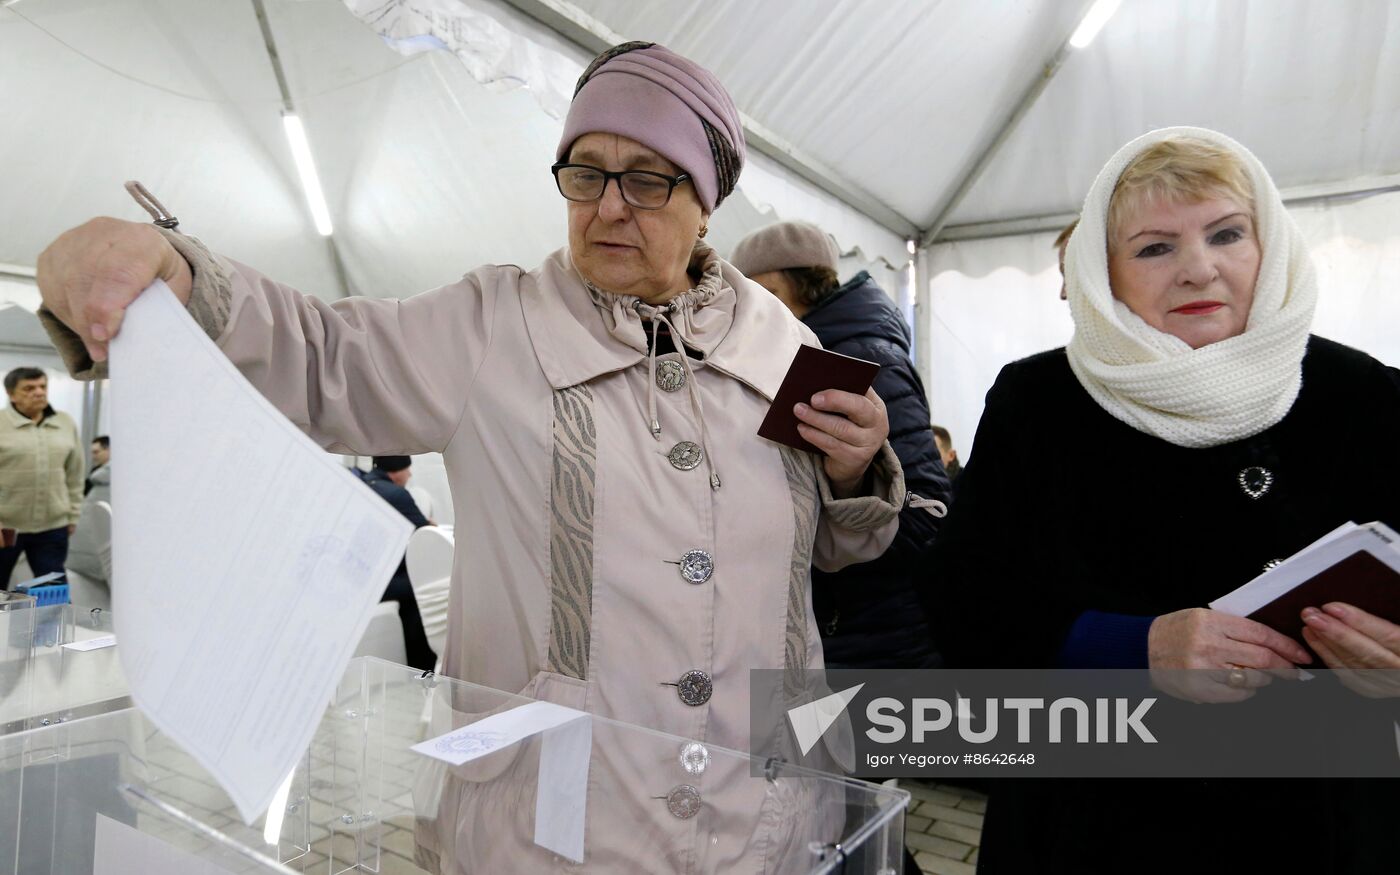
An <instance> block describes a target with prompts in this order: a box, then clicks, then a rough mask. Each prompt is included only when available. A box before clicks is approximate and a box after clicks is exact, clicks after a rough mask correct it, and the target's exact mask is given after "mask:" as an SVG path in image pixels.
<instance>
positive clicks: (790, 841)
mask: <svg viewBox="0 0 1400 875" xmlns="http://www.w3.org/2000/svg"><path fill="white" fill-rule="evenodd" d="M522 706H525V707H523V708H522ZM541 708H544V709H550V706H548V705H543V706H542V705H539V704H532V700H530V699H528V698H524V697H521V696H515V695H510V694H506V693H502V692H499V691H495V690H491V689H487V688H485V687H480V686H475V685H471V684H464V683H460V682H456V681H450V680H447V679H443V678H436V677H433V676H429V677H426V678H425V677H422V676H420V674H419V673H418V672H415V671H413V670H410V669H407V668H404V667H402V666H396V665H392V664H390V663H386V662H383V661H380V660H376V659H371V658H361V659H357V660H354V661H352V662H351V663H350V666H349V669H348V670H347V672H346V675H345V678H344V680H343V681H342V683H341V685H340V687H339V689H338V690H337V693H336V696H335V699H334V701H333V702H331V703H330V705H329V707H328V708H327V711H326V714H325V717H324V719H323V720H322V723H321V725H320V727H319V729H318V731H317V734H316V736H315V738H314V740H313V742H312V744H311V746H310V748H309V749H308V751H307V753H306V755H305V756H304V757H303V758H302V760H301V764H300V765H299V767H298V768H297V770H296V771H295V773H294V774H293V775H291V776H290V780H289V783H288V784H287V786H286V788H285V796H284V797H282V798H281V799H279V801H277V802H274V805H273V807H272V808H271V809H270V812H269V816H270V820H271V823H269V816H264V817H263V818H261V819H259V820H258V821H257V822H256V823H254V824H253V825H252V826H246V825H244V824H243V823H242V821H241V820H240V819H239V817H238V815H237V812H236V811H235V809H234V806H233V804H232V802H231V801H230V800H229V799H228V797H227V796H226V795H225V794H224V792H223V791H222V790H220V789H219V787H218V785H217V782H216V781H215V780H214V779H213V778H212V777H211V776H210V775H209V774H208V773H207V772H206V771H205V770H204V769H202V768H200V767H199V766H198V765H197V764H196V763H195V762H194V761H193V760H192V759H191V758H190V757H189V756H187V755H186V754H185V753H184V752H183V751H182V750H181V749H180V748H179V747H178V746H177V745H175V744H174V743H173V742H171V741H170V740H168V739H167V738H165V737H164V736H163V735H161V733H159V732H158V731H157V730H155V729H154V728H153V727H152V726H151V725H150V723H149V722H148V721H147V720H145V719H144V718H143V717H142V716H141V715H140V713H139V712H137V711H135V710H134V709H130V708H127V709H123V710H119V711H114V712H110V713H106V714H100V715H96V716H88V717H78V718H75V719H72V720H67V721H64V722H62V723H52V724H50V725H48V726H39V727H37V728H33V729H29V730H27V731H23V732H17V733H13V734H10V735H7V736H0V875H9V873H24V875H128V873H143V875H145V873H150V875H164V873H196V875H205V873H209V875H217V873H225V872H228V873H241V872H283V873H285V872H299V873H307V872H315V873H328V875H334V873H340V872H379V873H386V875H393V873H405V875H407V873H413V875H416V873H421V872H427V873H433V875H436V873H451V875H464V873H478V872H523V873H536V872H559V873H565V872H568V873H575V872H585V873H594V872H627V873H631V872H639V873H640V872H646V873H665V872H686V873H729V872H754V873H766V872H771V873H825V872H842V871H844V872H849V873H855V872H865V873H879V875H894V873H897V872H898V871H899V867H900V860H901V854H902V844H903V815H904V808H905V806H906V804H907V802H908V794H907V793H905V792H904V791H901V790H895V789H891V788H887V787H883V786H879V785H872V784H867V783H864V782H860V781H854V780H850V779H844V778H840V777H835V776H831V775H824V774H820V773H816V772H812V771H807V770H801V769H798V768H795V767H791V766H788V765H786V764H784V763H781V762H773V761H770V762H766V763H759V762H755V761H754V760H753V759H752V758H751V757H750V756H748V755H747V754H742V753H738V752H735V751H729V750H724V749H721V748H717V747H713V746H708V745H698V744H696V743H694V742H689V741H687V740H685V739H682V738H678V737H675V736H670V735H665V734H662V733H657V732H652V731H650V730H646V729H641V728H638V727H634V726H628V725H625V724H620V723H616V722H613V721H608V720H603V719H600V718H596V717H589V716H586V715H585V716H578V715H572V716H570V713H566V712H562V711H559V709H551V713H553V714H554V716H555V718H558V715H559V714H563V715H564V721H563V722H562V723H557V725H554V726H553V727H552V728H550V729H547V730H545V731H543V732H541V733H538V734H534V735H530V736H528V737H526V738H523V739H521V740H518V741H511V739H512V738H514V736H511V735H510V733H509V731H508V730H503V729H502V727H503V725H504V724H503V722H502V721H503V720H507V721H508V720H512V719H514V718H515V717H516V716H518V715H521V714H524V713H534V710H533V709H541ZM556 722H557V720H556ZM478 729H479V730H480V731H477V730H478ZM503 732H504V734H503ZM445 734H450V738H448V739H446V740H441V741H436V742H435V743H434V745H430V748H431V749H432V751H433V753H434V754H435V756H430V755H427V754H425V753H420V752H418V751H415V750H414V749H413V748H414V747H415V746H416V745H420V744H422V743H423V742H426V741H430V740H435V739H441V738H442V736H444V735H445ZM492 737H494V738H495V739H496V741H497V742H501V741H502V740H504V742H505V743H504V744H503V745H502V746H499V747H497V748H492V749H491V752H489V753H486V754H485V755H482V756H478V757H477V758H475V759H471V760H470V761H467V762H464V763H461V764H459V765H454V764H452V763H450V762H447V761H444V760H443V759H440V758H438V757H447V758H449V759H452V758H460V757H462V756H470V755H471V754H472V753H473V745H476V744H481V743H486V744H488V745H489V744H490V741H491V738H492ZM483 739H484V741H483ZM765 766H766V768H765Z"/></svg>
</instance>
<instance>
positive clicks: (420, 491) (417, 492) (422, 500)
mask: <svg viewBox="0 0 1400 875" xmlns="http://www.w3.org/2000/svg"><path fill="white" fill-rule="evenodd" d="M404 488H405V489H407V490H408V494H409V495H411V496H413V503H414V504H416V505H418V512H419V513H421V514H423V516H425V517H427V518H428V519H432V518H433V494H432V493H431V492H429V491H428V490H426V489H424V488H423V487H421V486H405V487H404Z"/></svg>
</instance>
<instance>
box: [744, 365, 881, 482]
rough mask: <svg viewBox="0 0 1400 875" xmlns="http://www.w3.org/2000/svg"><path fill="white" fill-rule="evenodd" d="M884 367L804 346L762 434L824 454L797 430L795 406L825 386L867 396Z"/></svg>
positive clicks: (764, 425) (764, 422)
mask: <svg viewBox="0 0 1400 875" xmlns="http://www.w3.org/2000/svg"><path fill="white" fill-rule="evenodd" d="M879 372H880V366H879V365H877V364H875V363H874V362H868V361H866V360H865V359H858V358H852V357H851V356H848V355H841V354H840V353H839V352H832V351H831V350H827V349H821V348H819V347H815V346H802V347H799V348H798V350H797V355H796V356H794V357H793V359H792V365H791V366H789V367H788V372H787V376H785V377H783V384H782V385H781V386H779V387H778V394H777V396H776V397H774V398H773V403H772V405H771V406H769V408H768V415H767V416H765V417H763V424H762V425H760V426H759V427H758V436H759V437H765V438H768V439H769V440H770V441H777V442H778V443H780V444H787V445H788V446H790V447H795V448H797V449H799V450H806V451H807V452H809V453H816V454H817V455H819V456H821V455H824V453H822V451H821V450H819V449H817V448H816V447H814V446H812V445H811V444H810V443H808V442H807V440H806V439H805V438H803V437H802V435H801V434H799V433H798V431H797V423H798V422H799V421H800V420H798V418H797V414H795V413H793V412H792V408H793V407H794V406H795V405H796V404H797V403H798V402H799V401H801V402H805V403H808V404H810V403H811V402H812V396H813V395H815V394H817V393H818V392H821V391H823V390H825V389H840V390H841V391H843V392H851V393H853V394H856V395H864V394H865V393H866V390H868V389H869V388H870V384H871V383H873V382H875V375H876V374H877V373H879Z"/></svg>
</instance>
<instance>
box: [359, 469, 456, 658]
mask: <svg viewBox="0 0 1400 875" xmlns="http://www.w3.org/2000/svg"><path fill="white" fill-rule="evenodd" d="M412 467H413V459H412V458H411V457H409V456H375V457H374V467H373V468H371V469H370V471H369V472H368V473H362V474H361V475H360V479H362V480H364V482H365V485H367V486H368V487H369V488H370V489H373V490H374V491H375V493H376V494H378V495H379V497H380V498H382V499H384V500H385V501H387V502H389V504H390V505H392V506H393V508H394V509H395V510H397V511H398V512H399V513H401V514H403V516H404V518H405V519H407V520H408V521H409V522H411V523H413V527H414V528H415V529H419V528H422V527H423V526H431V525H432V524H433V521H432V520H430V519H428V518H427V517H426V516H424V515H423V512H422V511H421V510H419V509H418V503H417V502H416V501H414V500H413V496H412V495H410V494H409V492H408V488H407V487H408V481H409V478H411V477H412V476H413V470H412ZM380 601H381V602H388V601H395V602H398V603H399V622H401V623H402V624H403V642H404V650H405V651H406V653H407V659H408V664H409V665H410V666H412V667H413V668H416V669H418V670H419V671H432V670H433V668H434V667H435V666H436V665H437V654H436V653H434V652H433V648H432V647H431V646H430V645H429V644H428V635H427V633H426V632H424V631H423V616H422V614H420V613H419V612H418V599H417V598H415V597H414V595H413V584H412V583H411V582H410V581H409V579H408V563H407V562H406V561H400V562H399V567H398V569H397V570H396V571H395V572H394V576H393V577H392V578H391V579H390V580H389V585H388V587H386V588H385V590H384V596H383V598H381V599H380Z"/></svg>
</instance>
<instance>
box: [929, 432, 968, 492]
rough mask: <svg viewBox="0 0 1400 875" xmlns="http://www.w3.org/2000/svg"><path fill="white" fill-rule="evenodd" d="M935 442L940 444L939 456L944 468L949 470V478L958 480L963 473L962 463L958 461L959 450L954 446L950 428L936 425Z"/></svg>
mask: <svg viewBox="0 0 1400 875" xmlns="http://www.w3.org/2000/svg"><path fill="white" fill-rule="evenodd" d="M933 442H934V443H935V444H936V445H937V446H938V457H939V458H940V459H942V460H943V470H945V471H947V472H948V479H949V480H950V481H952V482H957V479H958V475H959V474H961V473H962V463H961V462H959V461H958V451H957V450H956V449H954V448H953V436H952V435H951V434H949V433H948V429H946V428H944V427H943V426H941V425H935V426H934V427H933Z"/></svg>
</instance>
